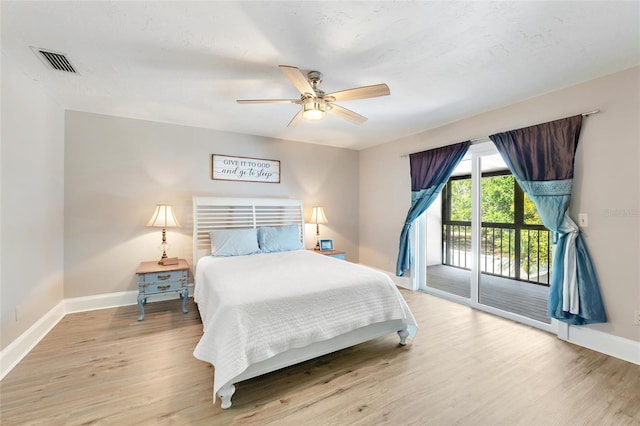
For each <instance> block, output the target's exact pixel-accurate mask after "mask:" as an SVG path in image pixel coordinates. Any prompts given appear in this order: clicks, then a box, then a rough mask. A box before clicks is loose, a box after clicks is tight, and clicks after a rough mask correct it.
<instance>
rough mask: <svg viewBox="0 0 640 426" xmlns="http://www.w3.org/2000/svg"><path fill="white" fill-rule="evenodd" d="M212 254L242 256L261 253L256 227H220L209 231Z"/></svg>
mask: <svg viewBox="0 0 640 426" xmlns="http://www.w3.org/2000/svg"><path fill="white" fill-rule="evenodd" d="M209 237H210V238H211V255H212V256H219V257H224V256H242V255H245V254H254V253H260V247H258V234H257V230H256V229H255V228H250V229H219V230H216V231H211V232H209Z"/></svg>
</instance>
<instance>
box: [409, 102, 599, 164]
mask: <svg viewBox="0 0 640 426" xmlns="http://www.w3.org/2000/svg"><path fill="white" fill-rule="evenodd" d="M599 112H600V110H599V109H594V110H592V111H587V112H583V113H582V114H581V115H582V116H583V117H588V116H590V115H593V114H597V113H599ZM490 140H491V139H489V136H482V137H479V138H473V139H470V141H471V145H475V144H477V143H480V142H489V141H490ZM416 152H422V151H416ZM411 154H414V153H410V154H402V155H401V156H400V157H401V158H404V157H408V156H409V155H411Z"/></svg>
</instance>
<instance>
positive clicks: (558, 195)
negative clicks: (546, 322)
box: [489, 115, 607, 325]
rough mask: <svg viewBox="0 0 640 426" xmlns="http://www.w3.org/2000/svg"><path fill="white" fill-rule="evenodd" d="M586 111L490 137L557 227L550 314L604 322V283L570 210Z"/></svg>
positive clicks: (550, 225)
mask: <svg viewBox="0 0 640 426" xmlns="http://www.w3.org/2000/svg"><path fill="white" fill-rule="evenodd" d="M581 127H582V116H581V115H578V116H575V117H568V118H564V119H561V120H556V121H552V122H549V123H543V124H539V125H536V126H531V127H526V128H523V129H517V130H511V131H508V132H504V133H497V134H495V135H491V136H489V138H490V139H491V140H492V141H493V143H494V144H495V146H496V148H497V149H498V152H500V155H501V156H502V158H503V159H504V161H505V163H506V164H507V167H509V170H510V171H511V173H513V175H514V176H515V178H516V179H517V180H518V183H519V184H520V186H521V187H522V190H523V191H524V192H525V193H526V194H527V195H529V197H530V198H531V201H533V203H534V204H535V206H536V209H537V210H538V214H539V215H540V219H541V220H542V223H543V224H544V226H545V227H546V228H548V229H549V230H551V231H553V232H554V239H555V240H556V246H555V249H554V253H553V265H552V271H551V283H550V288H549V307H548V314H549V316H550V317H551V318H556V319H558V320H560V321H564V322H567V323H570V324H578V325H579V324H586V323H594V322H606V320H607V317H606V314H605V310H604V304H603V302H602V297H601V295H600V285H599V283H598V277H597V275H596V273H595V268H594V266H593V262H592V260H591V257H590V255H589V252H588V250H587V246H586V244H585V242H584V238H583V236H582V234H581V233H580V229H579V228H578V226H577V225H576V224H575V222H574V221H573V220H572V219H571V218H570V217H569V215H568V213H567V211H568V208H569V201H570V198H571V190H572V181H573V169H574V160H575V151H576V148H577V146H578V139H579V136H580V129H581Z"/></svg>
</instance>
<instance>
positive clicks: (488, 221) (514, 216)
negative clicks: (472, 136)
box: [478, 153, 551, 323]
mask: <svg viewBox="0 0 640 426" xmlns="http://www.w3.org/2000/svg"><path fill="white" fill-rule="evenodd" d="M480 165H481V166H480V170H481V173H482V176H481V181H480V191H481V194H480V206H481V208H480V211H481V218H482V220H481V224H482V225H481V231H480V259H479V272H480V278H479V283H478V303H479V304H481V305H485V306H490V307H492V308H496V309H499V310H501V311H505V312H510V313H513V314H517V315H520V316H523V317H526V318H530V319H533V320H535V321H540V322H544V323H550V322H551V320H550V319H549V318H548V317H547V313H546V312H547V299H548V294H549V288H548V282H549V271H550V259H551V257H550V252H551V245H550V242H551V239H550V232H549V231H548V230H546V229H545V228H544V227H543V226H542V224H541V223H540V219H539V217H538V216H537V211H536V210H535V206H533V203H531V200H528V197H526V195H525V194H524V193H523V192H522V190H521V189H520V188H519V186H518V184H517V182H516V180H515V179H514V177H513V175H511V173H510V172H509V170H508V169H507V166H506V164H505V163H504V161H503V160H502V157H501V156H500V155H499V154H497V153H496V154H489V155H484V156H482V157H481V158H480ZM525 197H526V198H525Z"/></svg>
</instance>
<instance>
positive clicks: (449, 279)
mask: <svg viewBox="0 0 640 426" xmlns="http://www.w3.org/2000/svg"><path fill="white" fill-rule="evenodd" d="M470 285H471V271H468V270H466V269H461V268H454V267H451V266H445V265H431V266H428V267H427V286H428V287H432V288H436V289H438V290H442V291H446V292H447V293H451V294H455V295H458V296H462V297H466V298H467V299H468V298H469V295H470V294H471V288H470ZM479 296H480V303H482V304H483V305H487V306H492V307H494V308H498V309H501V310H503V311H507V312H513V313H514V314H518V315H522V316H525V317H527V318H531V319H534V320H536V321H540V322H544V323H547V324H550V323H551V319H550V318H549V317H548V316H547V301H548V299H549V287H546V286H543V285H539V284H531V283H527V282H524V281H518V280H512V279H509V278H503V277H498V276H495V275H488V274H482V275H481V278H480V291H479Z"/></svg>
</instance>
